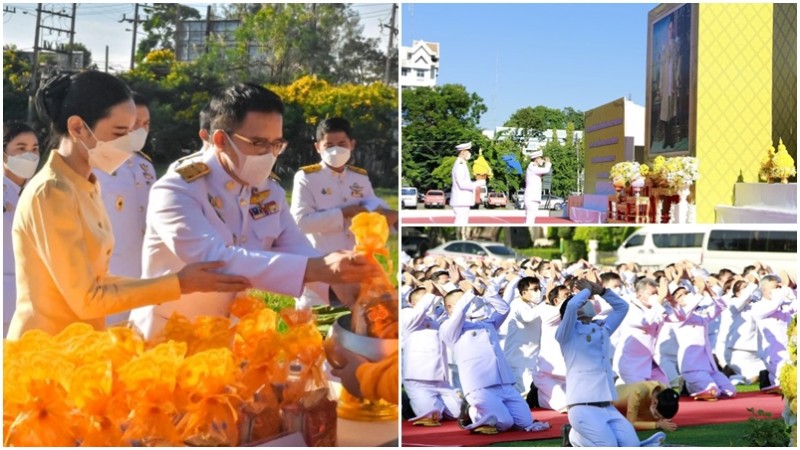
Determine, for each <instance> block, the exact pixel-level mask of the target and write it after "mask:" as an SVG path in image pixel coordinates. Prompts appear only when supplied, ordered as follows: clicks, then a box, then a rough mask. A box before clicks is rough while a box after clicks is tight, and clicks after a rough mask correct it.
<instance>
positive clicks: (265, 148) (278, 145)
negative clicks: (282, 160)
mask: <svg viewBox="0 0 800 450" xmlns="http://www.w3.org/2000/svg"><path fill="white" fill-rule="evenodd" d="M231 136H233V137H235V138H236V139H239V140H240V141H244V142H247V143H248V144H250V145H252V146H253V147H255V148H257V149H259V150H260V151H259V155H263V154H266V153H272V154H273V155H275V156H280V154H281V153H283V151H284V150H286V146H287V145H289V142H288V141H286V139H278V140H277V141H274V142H267V141H261V140H258V139H256V140H252V139H248V138H246V137H244V136H242V135H241V134H239V133H231Z"/></svg>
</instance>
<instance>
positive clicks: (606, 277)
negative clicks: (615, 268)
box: [600, 272, 622, 284]
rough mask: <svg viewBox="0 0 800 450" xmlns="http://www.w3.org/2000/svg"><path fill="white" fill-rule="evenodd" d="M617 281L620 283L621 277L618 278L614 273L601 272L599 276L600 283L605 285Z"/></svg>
mask: <svg viewBox="0 0 800 450" xmlns="http://www.w3.org/2000/svg"><path fill="white" fill-rule="evenodd" d="M613 280H619V281H622V277H620V276H619V274H618V273H616V272H603V273H601V274H600V283H601V284H605V283H608V282H609V281H613Z"/></svg>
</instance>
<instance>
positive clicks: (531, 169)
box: [525, 150, 552, 225]
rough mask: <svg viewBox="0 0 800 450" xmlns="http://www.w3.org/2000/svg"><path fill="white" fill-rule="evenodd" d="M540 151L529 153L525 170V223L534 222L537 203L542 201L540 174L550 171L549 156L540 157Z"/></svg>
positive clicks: (537, 209)
mask: <svg viewBox="0 0 800 450" xmlns="http://www.w3.org/2000/svg"><path fill="white" fill-rule="evenodd" d="M542 155H543V153H542V151H541V150H537V151H535V152H533V153H532V154H531V162H530V164H528V169H527V170H526V171H525V172H526V173H525V224H526V225H531V224H533V223H535V222H536V213H537V212H538V211H539V203H541V202H542V176H543V175H545V174H547V173H550V168H551V167H552V165H551V164H550V158H542Z"/></svg>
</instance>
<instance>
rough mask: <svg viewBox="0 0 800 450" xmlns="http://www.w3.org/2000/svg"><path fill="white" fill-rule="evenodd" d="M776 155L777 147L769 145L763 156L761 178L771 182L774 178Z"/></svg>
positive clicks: (759, 174) (759, 175) (759, 172)
mask: <svg viewBox="0 0 800 450" xmlns="http://www.w3.org/2000/svg"><path fill="white" fill-rule="evenodd" d="M774 157H775V147H773V146H771V145H770V146H769V148H767V152H766V153H765V154H764V155H763V156H762V157H761V169H760V170H759V171H758V177H759V179H762V180H764V181H766V182H770V181H771V179H772V158H774Z"/></svg>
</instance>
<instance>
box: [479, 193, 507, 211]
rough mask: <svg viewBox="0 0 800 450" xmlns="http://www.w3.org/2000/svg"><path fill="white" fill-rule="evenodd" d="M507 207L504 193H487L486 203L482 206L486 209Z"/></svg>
mask: <svg viewBox="0 0 800 450" xmlns="http://www.w3.org/2000/svg"><path fill="white" fill-rule="evenodd" d="M506 205H508V197H506V193H505V192H497V191H495V192H489V194H488V195H487V196H486V203H484V205H483V206H485V207H487V208H505V207H506Z"/></svg>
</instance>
